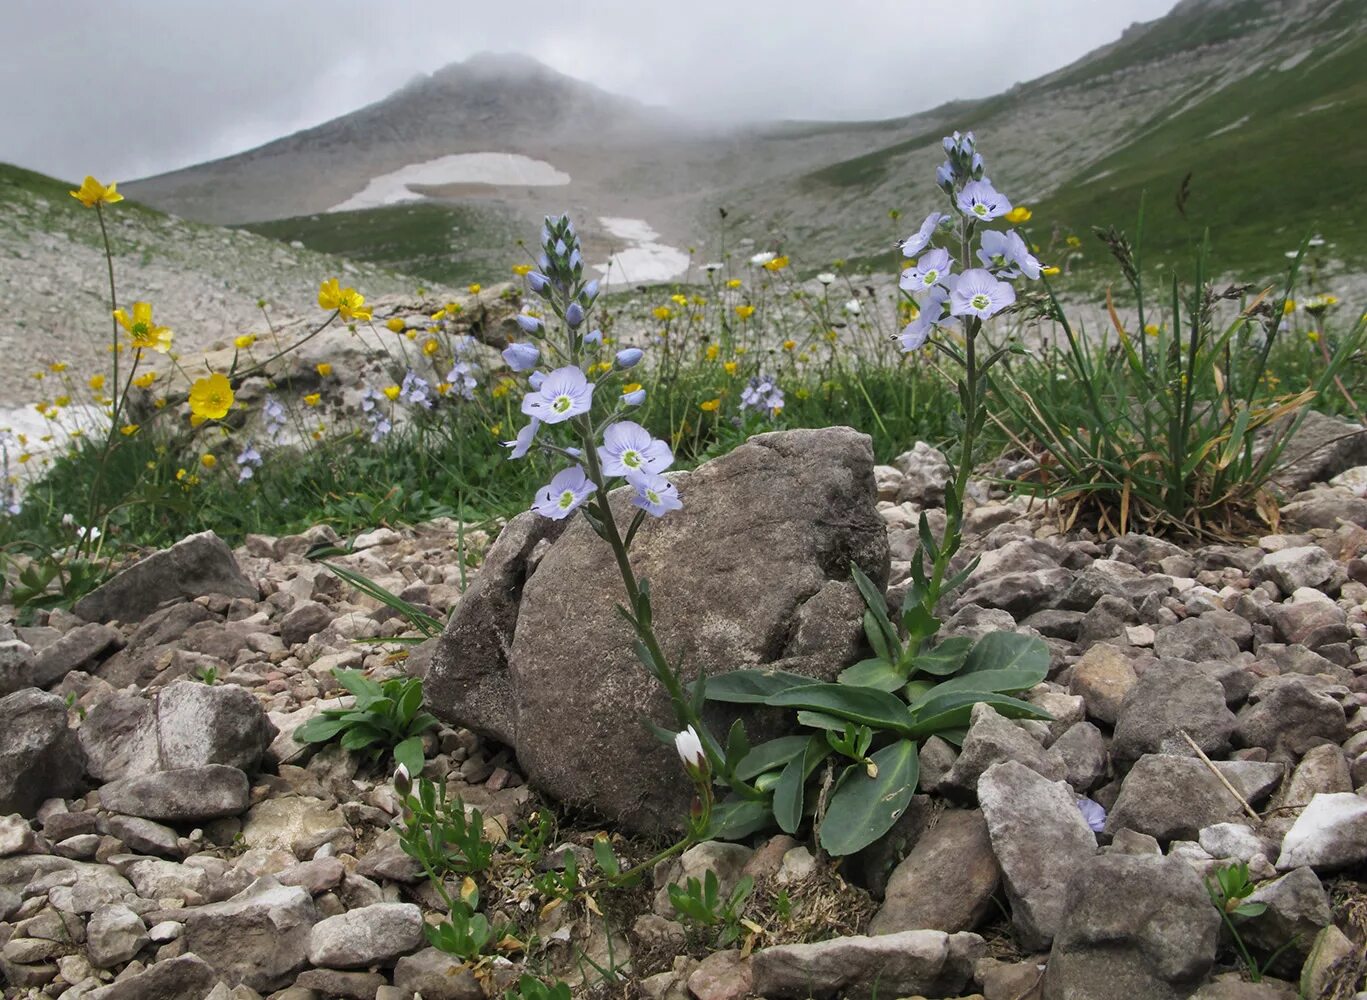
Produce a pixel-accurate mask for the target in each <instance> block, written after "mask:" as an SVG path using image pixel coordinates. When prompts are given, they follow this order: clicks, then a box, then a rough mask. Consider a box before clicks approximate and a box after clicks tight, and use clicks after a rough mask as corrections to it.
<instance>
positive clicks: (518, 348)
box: [503, 344, 541, 372]
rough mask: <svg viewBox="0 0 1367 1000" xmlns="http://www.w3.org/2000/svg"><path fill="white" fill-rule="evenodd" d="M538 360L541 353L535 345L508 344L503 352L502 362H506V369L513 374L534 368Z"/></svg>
mask: <svg viewBox="0 0 1367 1000" xmlns="http://www.w3.org/2000/svg"><path fill="white" fill-rule="evenodd" d="M540 358H541V352H540V351H539V350H537V348H536V345H535V344H509V345H508V346H507V347H506V348H504V350H503V360H504V361H506V362H508V367H509V368H511V369H512V370H513V371H515V372H525V371H526V370H527V369H528V368H535V367H536V363H537V361H538V360H540Z"/></svg>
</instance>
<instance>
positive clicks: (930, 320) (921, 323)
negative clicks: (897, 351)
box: [897, 285, 949, 353]
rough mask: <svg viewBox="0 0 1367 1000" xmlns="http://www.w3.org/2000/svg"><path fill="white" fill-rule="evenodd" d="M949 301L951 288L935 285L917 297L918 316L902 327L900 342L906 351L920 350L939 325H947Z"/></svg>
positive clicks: (899, 336) (898, 338)
mask: <svg viewBox="0 0 1367 1000" xmlns="http://www.w3.org/2000/svg"><path fill="white" fill-rule="evenodd" d="M948 301H949V289H947V288H945V287H944V286H942V285H935V286H934V287H932V288H931V289H930V290H929V291H927V292H922V293H921V294H920V295H919V296H917V297H916V306H917V309H918V310H919V311H918V312H917V314H916V318H915V319H914V320H912V321H911V322H910V323H908V324H907V325H906V326H905V327H903V328H902V332H901V333H900V334H899V335H898V337H897V340H898V343H900V344H901V346H902V350H903V351H904V352H907V353H910V352H912V351H915V350H919V349H920V348H921V346H922V345H924V344H925V342H926V340H927V339H928V338H929V337H930V334H931V332H932V331H933V330H934V329H935V328H936V327H937V326H945V325H947V324H946V322H945V318H944V311H945V303H946V302H948Z"/></svg>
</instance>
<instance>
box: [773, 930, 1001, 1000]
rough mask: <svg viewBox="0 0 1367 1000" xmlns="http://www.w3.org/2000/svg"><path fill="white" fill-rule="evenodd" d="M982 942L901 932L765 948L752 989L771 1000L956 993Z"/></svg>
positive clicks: (854, 999) (939, 933)
mask: <svg viewBox="0 0 1367 1000" xmlns="http://www.w3.org/2000/svg"><path fill="white" fill-rule="evenodd" d="M985 951H986V946H985V944H984V942H983V939H982V938H980V937H978V935H976V934H945V933H944V932H943V931H902V932H901V933H900V934H884V935H880V936H878V937H839V938H832V939H830V940H829V941H818V942H815V943H813V944H785V945H778V946H776V947H773V948H764V949H761V950H760V951H757V952H755V953H754V954H753V955H752V956H751V964H750V968H751V973H752V975H753V979H752V984H751V991H752V993H753V995H755V996H763V997H772V998H775V1000H803V998H807V997H815V998H826V997H833V996H835V995H837V994H838V995H840V996H841V997H848V998H850V1000H870V998H872V997H874V996H899V997H900V996H908V995H910V994H918V993H919V994H923V995H927V996H955V995H957V994H959V993H960V992H961V991H962V990H963V988H964V986H965V985H967V983H968V981H969V980H970V979H971V978H972V977H973V965H974V963H975V962H977V960H978V959H980V958H981V957H982V956H983V953H984V952H985Z"/></svg>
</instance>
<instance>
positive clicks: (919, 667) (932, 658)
mask: <svg viewBox="0 0 1367 1000" xmlns="http://www.w3.org/2000/svg"><path fill="white" fill-rule="evenodd" d="M972 648H973V640H972V639H970V638H968V636H966V635H956V636H951V637H950V638H948V639H946V640H945V641H944V642H942V643H940V644H939V645H937V646H936V647H935V648H934V649H931V650H927V651H926V652H924V653H918V654H916V659H914V660H912V661H911V674H912V676H914V675H916V674H931V675H932V676H935V677H949V676H950V675H952V674H955V673H958V671H959V669H960V668H961V667H962V666H963V665H964V660H965V659H967V658H968V653H969V650H971V649H972Z"/></svg>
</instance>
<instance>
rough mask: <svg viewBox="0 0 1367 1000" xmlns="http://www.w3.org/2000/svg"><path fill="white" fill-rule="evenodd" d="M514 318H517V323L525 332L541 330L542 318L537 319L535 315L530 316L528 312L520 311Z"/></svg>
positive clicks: (538, 331)
mask: <svg viewBox="0 0 1367 1000" xmlns="http://www.w3.org/2000/svg"><path fill="white" fill-rule="evenodd" d="M513 318H514V319H515V320H517V325H518V326H520V327H522V330H523V332H524V333H533V334H536V333H540V332H541V327H542V324H541V320H539V319H537V318H536V317H535V316H528V315H527V314H526V313H518V314H517V315H516V316H514V317H513Z"/></svg>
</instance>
